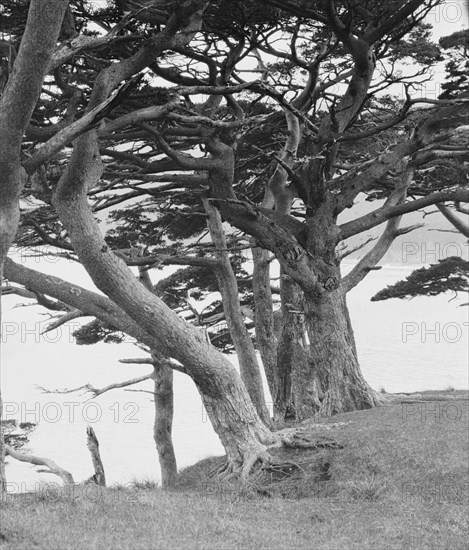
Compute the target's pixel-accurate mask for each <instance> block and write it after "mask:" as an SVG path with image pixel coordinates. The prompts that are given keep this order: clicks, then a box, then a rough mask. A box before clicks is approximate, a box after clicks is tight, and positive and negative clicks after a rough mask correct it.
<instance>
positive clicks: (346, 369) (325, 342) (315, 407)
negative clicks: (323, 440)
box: [292, 288, 380, 420]
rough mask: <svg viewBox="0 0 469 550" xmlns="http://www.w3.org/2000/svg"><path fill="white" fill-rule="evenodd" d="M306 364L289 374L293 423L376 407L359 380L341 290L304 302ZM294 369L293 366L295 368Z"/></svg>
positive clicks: (373, 396) (369, 390)
mask: <svg viewBox="0 0 469 550" xmlns="http://www.w3.org/2000/svg"><path fill="white" fill-rule="evenodd" d="M304 306H305V308H304V311H305V319H306V327H307V331H308V338H309V341H310V342H309V361H307V362H303V363H298V365H304V370H300V369H298V368H297V369H296V370H295V371H294V372H293V374H292V394H293V398H294V402H295V411H296V417H297V420H302V419H304V418H308V417H310V416H312V415H315V416H317V417H328V416H332V415H334V414H337V413H340V412H347V411H353V410H357V409H358V410H361V409H369V408H371V407H374V406H377V405H379V404H380V399H379V396H378V394H377V393H376V392H375V391H374V390H373V389H372V388H371V387H370V386H369V385H368V383H367V382H366V380H365V379H364V378H363V375H362V373H361V369H360V366H359V364H358V358H357V353H356V347H355V339H354V335H353V331H352V327H351V324H350V320H349V315H348V311H347V304H346V299H345V293H344V291H343V289H342V288H338V289H337V290H335V291H333V292H329V293H325V294H323V295H322V296H320V297H318V296H308V297H307V299H306V300H305V301H304ZM298 365H297V366H298Z"/></svg>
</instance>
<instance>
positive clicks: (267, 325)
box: [251, 243, 277, 396]
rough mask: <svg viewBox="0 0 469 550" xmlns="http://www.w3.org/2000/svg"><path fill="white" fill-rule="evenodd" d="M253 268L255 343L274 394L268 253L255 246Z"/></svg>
mask: <svg viewBox="0 0 469 550" xmlns="http://www.w3.org/2000/svg"><path fill="white" fill-rule="evenodd" d="M251 251H252V259H253V263H254V268H253V272H252V292H253V297H254V305H255V309H254V323H255V327H256V343H257V347H258V349H259V353H260V356H261V359H262V365H263V367H264V372H265V376H266V378H267V383H268V385H269V390H270V395H271V396H273V395H274V394H275V388H276V386H275V384H276V382H275V380H276V378H275V368H276V365H277V335H276V332H275V326H274V312H273V307H272V290H271V286H270V285H271V281H270V261H271V259H270V253H269V251H268V250H265V249H264V248H261V247H259V246H256V245H255V243H254V246H253V247H252V249H251Z"/></svg>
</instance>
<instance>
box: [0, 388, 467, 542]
mask: <svg viewBox="0 0 469 550" xmlns="http://www.w3.org/2000/svg"><path fill="white" fill-rule="evenodd" d="M388 397H389V402H390V405H389V406H383V407H380V408H377V409H373V410H368V411H358V412H353V413H345V414H341V415H337V416H335V417H334V418H332V419H330V420H329V421H328V422H325V423H324V424H323V425H322V426H317V425H316V424H313V423H311V422H305V423H303V425H302V427H303V428H304V430H305V433H306V432H307V433H309V434H310V435H311V436H314V437H317V439H318V442H323V443H325V444H332V442H335V444H334V446H333V447H332V448H331V447H327V446H326V447H325V448H319V449H318V450H298V449H293V450H291V451H290V450H286V449H281V450H277V451H275V453H276V459H277V460H278V461H279V463H281V464H282V466H281V467H279V468H274V469H271V470H268V471H264V472H259V473H257V474H255V475H253V476H252V478H251V479H249V481H248V482H246V483H245V484H244V485H242V486H240V485H239V484H237V483H235V482H234V481H233V480H224V481H220V480H219V479H217V478H216V477H214V476H213V471H214V470H216V469H217V468H218V467H219V466H221V465H222V464H223V457H217V458H209V459H206V460H203V461H201V462H199V463H198V464H196V465H194V466H192V467H190V468H187V469H186V470H184V471H183V472H181V474H180V476H179V487H178V489H177V490H176V491H175V492H172V493H165V492H162V491H160V490H158V489H155V488H154V487H152V486H151V484H148V485H149V486H148V487H147V486H146V484H145V483H140V484H135V486H134V487H133V488H130V489H129V488H122V487H116V488H110V489H100V488H99V487H96V486H93V485H85V486H77V487H75V488H73V490H72V489H69V490H67V491H66V490H61V491H59V490H57V489H55V490H51V489H49V490H47V489H46V488H45V489H44V491H41V492H39V493H34V494H29V495H8V496H7V497H6V498H5V499H4V501H3V502H2V503H1V505H2V509H1V514H0V547H1V548H2V549H5V550H13V549H28V550H29V549H31V548H38V549H39V548H41V549H42V548H43V549H61V550H62V549H63V550H66V549H81V548H83V549H85V548H86V549H93V550H94V549H111V548H112V549H121V548H122V549H124V548H125V549H145V550H148V549H153V548H164V549H169V548H190V549H192V548H197V549H198V548H214V549H215V548H217V549H218V548H219V549H232V548H233V549H235V548H236V549H241V548H246V549H248V548H249V549H250V548H271V549H272V548H274V549H277V548H278V549H283V548H285V549H287V548H288V549H290V548H294V549H296V548H305V549H306V548H308V549H311V548H315V549H329V550H338V549H344V550H348V549H355V548H357V549H367V548H370V549H399V548H403V549H404V548H406V549H435V550H436V549H438V550H441V549H446V548H447V549H451V550H456V549H459V548H461V549H462V548H466V544H467V540H468V538H469V532H468V504H469V477H468V452H469V430H468V409H469V407H468V405H469V401H468V396H467V392H446V393H445V394H443V393H441V392H425V393H422V394H417V395H415V394H413V395H407V396H406V395H400V396H388Z"/></svg>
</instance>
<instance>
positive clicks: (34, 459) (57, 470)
mask: <svg viewBox="0 0 469 550" xmlns="http://www.w3.org/2000/svg"><path fill="white" fill-rule="evenodd" d="M5 455H6V456H11V458H14V459H15V460H19V461H20V462H29V463H30V464H34V465H35V466H46V467H47V468H48V469H49V471H47V473H51V474H55V475H57V476H59V477H60V478H61V479H62V480H63V482H64V484H65V485H74V483H75V482H74V481H73V476H72V474H71V473H70V472H68V471H67V470H64V469H63V468H61V467H60V466H58V465H57V464H56V463H55V462H54V461H53V460H51V459H50V458H44V457H40V456H35V455H31V454H26V453H19V452H18V451H15V449H13V447H10V445H5ZM43 471H44V472H46V470H43Z"/></svg>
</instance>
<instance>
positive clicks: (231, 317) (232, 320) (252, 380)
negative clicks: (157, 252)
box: [204, 200, 270, 425]
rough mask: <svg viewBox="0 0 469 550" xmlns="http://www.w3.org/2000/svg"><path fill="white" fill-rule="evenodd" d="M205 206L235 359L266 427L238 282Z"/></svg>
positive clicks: (216, 219) (213, 212)
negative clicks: (236, 358)
mask: <svg viewBox="0 0 469 550" xmlns="http://www.w3.org/2000/svg"><path fill="white" fill-rule="evenodd" d="M204 206H205V211H206V212H207V215H208V220H207V225H208V228H209V231H210V235H211V237H212V242H213V244H214V245H215V248H216V255H217V258H218V267H217V268H216V269H215V275H216V278H217V282H218V288H219V289H220V293H221V296H222V302H223V310H224V312H225V318H226V323H227V325H228V329H229V331H230V334H231V339H232V340H233V344H234V346H235V349H236V353H237V356H238V361H239V369H240V373H241V379H242V380H243V382H244V385H245V386H246V389H247V390H248V393H249V395H250V397H251V399H252V402H253V403H254V406H255V407H256V410H257V412H258V414H259V416H260V417H261V419H262V420H263V421H264V422H265V423H266V424H267V425H268V424H269V423H270V416H269V411H268V410H267V406H266V404H265V397H264V389H263V385H262V378H261V372H260V368H259V363H258V361H257V356H256V350H255V349H254V345H253V343H252V340H251V336H250V335H249V332H248V331H247V328H246V325H245V324H244V319H243V315H242V313H241V306H240V303H239V291H238V283H237V281H236V276H235V274H234V272H233V267H232V266H231V263H230V259H229V256H228V245H227V242H226V238H225V233H224V230H223V224H222V221H221V217H220V213H219V212H218V210H217V209H216V208H215V207H214V206H213V204H211V201H207V200H204Z"/></svg>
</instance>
